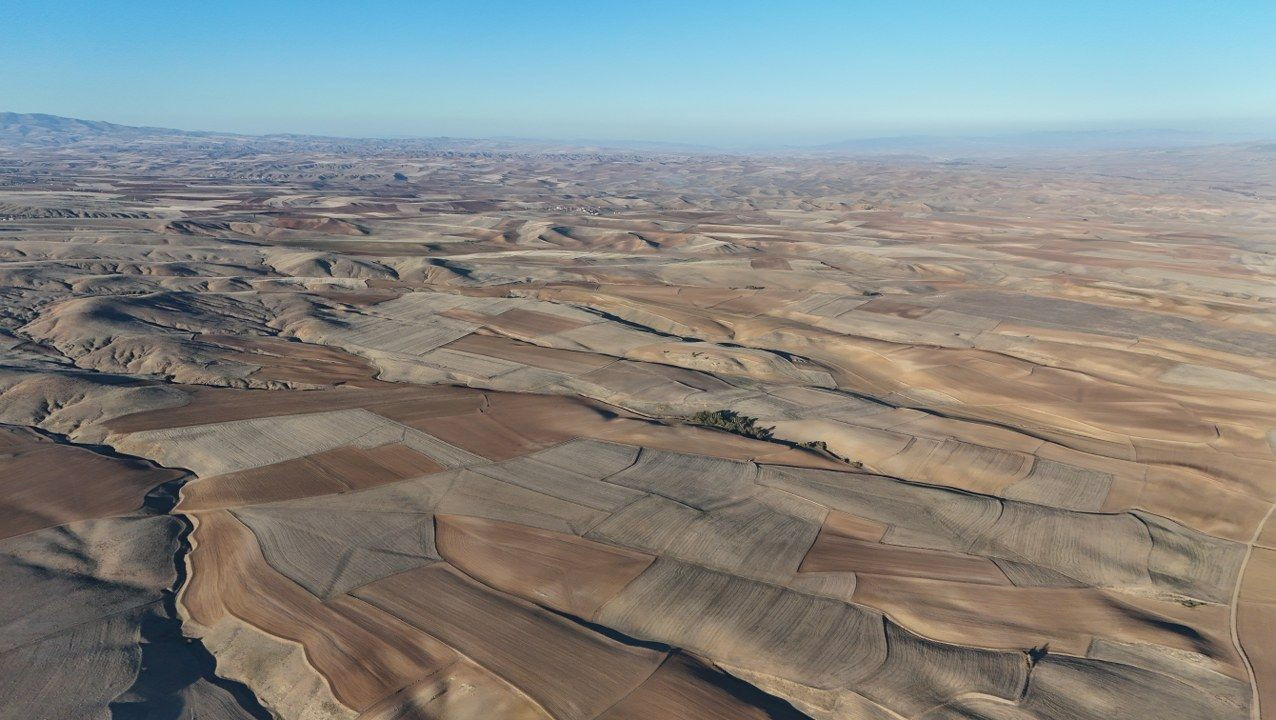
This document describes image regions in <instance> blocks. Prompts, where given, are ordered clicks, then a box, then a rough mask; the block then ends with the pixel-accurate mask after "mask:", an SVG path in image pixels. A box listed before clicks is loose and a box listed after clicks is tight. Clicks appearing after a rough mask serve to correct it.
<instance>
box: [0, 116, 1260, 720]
mask: <svg viewBox="0 0 1276 720" xmlns="http://www.w3.org/2000/svg"><path fill="white" fill-rule="evenodd" d="M76 128H77V129H76V133H78V135H77V136H76V138H75V139H72V140H67V141H62V140H58V137H59V136H58V134H57V133H58V132H64V131H60V130H58V129H57V128H46V129H45V130H44V131H42V132H41V133H36V134H33V135H31V136H30V137H31V138H33V139H32V140H30V141H29V142H27V143H26V144H24V145H22V146H21V147H17V146H12V144H10V145H5V144H3V143H0V293H2V294H3V297H4V302H3V306H2V307H3V311H2V312H0V348H3V362H2V363H0V423H2V425H0V581H2V582H3V586H4V588H5V592H6V600H7V601H8V602H5V603H0V675H2V676H3V677H4V678H5V680H4V682H0V718H6V719H7V718H15V719H16V718H24V719H25V718H112V717H115V718H119V717H173V718H177V717H182V718H211V719H216V720H222V719H227V720H232V719H234V720H238V719H243V718H269V717H279V718H300V719H304V720H317V719H320V718H341V719H343V720H355V719H360V720H425V719H427V718H429V719H439V720H449V719H453V718H463V719H473V720H480V719H488V718H528V719H531V718H535V719H537V720H549V719H553V720H592V719H597V720H621V719H624V720H631V719H647V718H650V719H651V720H657V719H660V720H663V719H666V718H687V719H688V720H690V719H692V718H696V719H701V718H722V719H723V720H726V719H728V718H731V719H734V718H801V717H811V718H817V719H820V720H840V719H847V720H849V719H851V718H855V719H859V718H873V719H880V720H900V719H901V718H908V719H910V720H911V719H917V720H957V719H959V718H964V719H974V718H982V719H986V720H1005V719H1008V718H1014V719H1015V720H1027V719H1029V718H1040V719H1041V720H1047V719H1049V720H1074V719H1075V720H1090V719H1095V720H1098V719H1100V718H1102V719H1107V718H1114V717H1121V718H1146V719H1148V720H1160V719H1161V718H1167V717H1174V718H1184V719H1189V720H1190V719H1200V720H1230V719H1234V720H1258V719H1260V718H1263V717H1267V718H1276V651H1274V650H1276V630H1273V627H1276V520H1272V517H1273V515H1274V514H1276V513H1274V512H1273V507H1274V505H1273V503H1276V312H1274V311H1276V260H1273V258H1274V257H1276V153H1274V152H1273V149H1272V147H1271V146H1261V145H1251V146H1220V147H1215V148H1198V149H1179V150H1166V151H1152V150H1149V151H1120V152H1117V151H1113V152H1108V153H1103V154H1089V155H1081V154H1078V155H1075V156H1063V155H1050V156H1038V157H1017V158H1003V159H987V158H985V159H982V160H977V161H976V160H971V161H949V162H934V161H928V160H926V159H924V158H908V157H899V158H878V159H873V160H868V159H853V158H838V157H831V156H809V157H797V156H794V157H752V156H708V155H667V154H666V155H659V154H640V153H609V152H604V151H601V150H596V149H589V150H585V149H580V150H574V151H567V150H563V149H555V148H531V149H529V148H523V149H519V148H513V147H505V146H501V145H482V144H476V145H471V146H466V145H465V144H463V143H456V142H452V143H442V142H440V143H435V144H430V143H428V142H408V141H404V142H402V143H396V142H391V141H349V142H348V143H343V142H341V141H321V140H318V139H305V138H275V139H262V140H257V141H250V140H246V139H244V138H236V137H233V136H216V135H198V134H187V135H158V136H156V135H148V134H146V133H131V134H128V135H127V136H118V135H115V136H113V135H112V134H111V133H113V132H117V131H113V130H111V129H110V128H109V127H107V128H97V127H92V126H87V125H85V126H76ZM0 140H3V138H0ZM715 411H730V412H733V413H738V414H739V415H740V416H744V417H747V418H755V419H756V421H755V424H754V425H753V426H751V427H753V428H755V429H756V430H758V431H757V432H753V433H752V436H746V435H749V434H750V433H748V432H744V433H743V434H733V433H731V432H728V431H725V430H723V429H717V428H714V427H710V426H708V425H710V423H705V422H703V421H702V420H697V421H695V422H693V420H692V418H693V416H695V415H696V413H700V412H710V413H712V412H715ZM737 429H739V428H738V427H737ZM764 431H765V432H764Z"/></svg>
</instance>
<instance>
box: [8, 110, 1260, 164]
mask: <svg viewBox="0 0 1276 720" xmlns="http://www.w3.org/2000/svg"><path fill="white" fill-rule="evenodd" d="M1273 136H1276V133H1273ZM1259 140H1267V141H1271V140H1272V136H1269V137H1264V136H1262V135H1259V134H1254V133H1206V132H1191V131H1183V130H1170V129H1151V130H1086V131H1044V132H1024V133H1007V134H995V135H967V136H944V135H902V136H896V137H877V138H865V139H857V140H846V141H842V142H836V143H828V144H823V145H807V146H758V147H756V148H752V149H751V151H752V152H762V153H772V152H782V153H797V154H803V155H809V154H815V155H833V156H876V157H880V156H889V155H896V156H898V155H912V156H920V157H931V158H937V157H946V158H958V157H989V156H997V155H1025V154H1038V153H1057V152H1078V151H1082V152H1090V151H1120V150H1139V149H1152V148H1163V149H1170V148H1186V147H1197V146H1202V145H1212V144H1220V143H1242V142H1254V141H1259ZM135 144H138V145H153V144H161V145H172V144H181V145H187V146H190V145H197V146H198V145H210V146H219V147H223V148H224V147H227V146H244V147H246V148H257V149H262V150H265V149H269V148H271V147H275V148H278V147H284V146H286V147H288V148H290V149H297V148H299V147H307V146H312V147H315V148H316V149H319V148H325V149H339V150H362V151H378V150H387V151H388V150H394V151H413V150H428V151H440V150H443V151H448V150H452V151H463V152H541V153H571V152H600V151H624V152H636V153H677V154H703V153H724V152H740V151H728V150H723V149H720V148H714V147H709V146H705V145H690V144H681V143H665V142H635V141H602V140H562V141H553V140H535V139H524V138H487V139H467V138H451V137H434V138H380V139H378V138H342V137H331V136H318V135H300V134H283V133H280V134H271V135H245V134H236V133H223V132H211V131H191V130H174V129H171V128H158V127H136V126H132V125H118V124H116V123H110V122H103V121H99V120H80V119H77V118H68V117H61V116H58V115H46V114H43V113H13V112H0V148H10V149H24V148H25V149H38V148H45V149H55V148H60V147H68V146H104V147H105V146H124V145H135Z"/></svg>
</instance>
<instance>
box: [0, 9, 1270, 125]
mask: <svg viewBox="0 0 1276 720" xmlns="http://www.w3.org/2000/svg"><path fill="white" fill-rule="evenodd" d="M6 7H7V9H4V10H0V22H4V23H5V24H6V25H7V26H8V27H11V28H21V30H20V31H19V32H17V33H15V34H14V35H15V36H14V37H12V38H10V39H8V40H7V41H6V43H5V44H4V46H3V47H0V67H4V68H5V72H4V76H5V77H4V85H5V88H6V89H5V94H4V99H3V102H0V104H2V105H4V106H6V107H5V109H7V110H13V111H15V112H33V113H34V112H38V113H48V114H54V115H61V116H67V117H76V118H84V119H92V120H105V121H108V122H114V123H118V124H124V125H147V126H156V127H171V128H177V129H183V130H211V131H220V132H235V133H249V134H266V133H298V134H315V135H334V136H348V137H430V136H452V137H466V138H498V137H517V138H527V139H542V140H567V139H572V140H577V139H587V140H622V141H628V142H658V143H690V144H703V145H711V146H721V147H740V146H750V145H815V144H823V143H834V142H841V141H847V140H856V139H865V138H879V137H896V136H909V135H940V136H971V135H997V134H1007V133H1022V132H1041V131H1063V132H1067V131H1086V130H1116V131H1120V130H1145V129H1155V130H1161V129H1170V130H1180V131H1189V132H1206V133H1236V132H1241V133H1251V134H1253V133H1258V134H1272V130H1273V129H1276V84H1273V83H1271V82H1270V81H1269V79H1270V78H1271V77H1276V53H1272V52H1271V51H1270V49H1269V47H1268V46H1269V44H1270V38H1271V37H1273V36H1276V4H1272V3H1259V2H1238V3H1230V4H1229V5H1228V7H1226V8H1220V7H1218V6H1215V5H1211V4H1209V3H1204V2H1176V3H1172V4H1170V5H1165V4H1153V3H1147V2H1128V3H1122V4H1121V7H1119V8H1113V7H1108V6H1106V5H1105V4H1103V3H1099V2H1079V3H1073V4H1071V5H1069V6H1067V7H1059V6H1056V5H1053V4H1047V3H1031V2H1030V3H1009V2H992V3H983V4H980V5H978V6H974V5H973V4H951V5H945V6H943V7H932V6H929V5H928V4H926V3H919V2H912V3H895V4H891V5H890V6H888V7H883V6H879V5H876V4H865V3H833V2H823V1H821V2H809V3H806V4H803V5H801V6H785V7H783V8H780V7H777V6H774V5H770V4H763V3H744V4H739V3H722V2H705V3H700V4H698V5H696V6H695V7H694V8H685V7H680V6H677V5H674V4H665V3H658V4H654V5H644V6H643V7H642V8H630V7H596V6H594V5H592V4H586V3H574V2H559V3H552V4H539V5H536V6H534V7H529V6H524V5H519V4H515V3H505V2H501V3H494V4H488V5H486V6H484V7H482V8H463V7H457V6H453V5H436V4H426V5H420V4H414V3H397V2H396V3H390V4H384V5H381V6H379V7H378V8H376V9H375V11H372V10H370V11H363V12H354V11H352V10H351V9H350V8H349V7H348V6H346V5H344V4H341V3H333V2H319V3H306V4H298V3H277V4H273V5H271V6H269V7H264V8H262V7H256V6H253V5H249V4H247V3H243V2H227V3H221V4H219V5H218V6H216V7H198V8H196V7H188V8H177V9H174V8H170V7H166V6H164V5H161V4H158V3H150V2H130V3H125V4H122V5H117V6H112V7H105V6H98V5H96V4H93V3H88V2H82V1H79V0H77V1H74V2H54V3H39V4H37V3H31V2H27V1H26V0H19V1H17V2H11V3H8V4H6ZM32 18H39V19H40V25H39V28H38V29H37V28H35V27H34V26H33V24H32V23H31V19H32ZM46 28H47V29H46Z"/></svg>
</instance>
